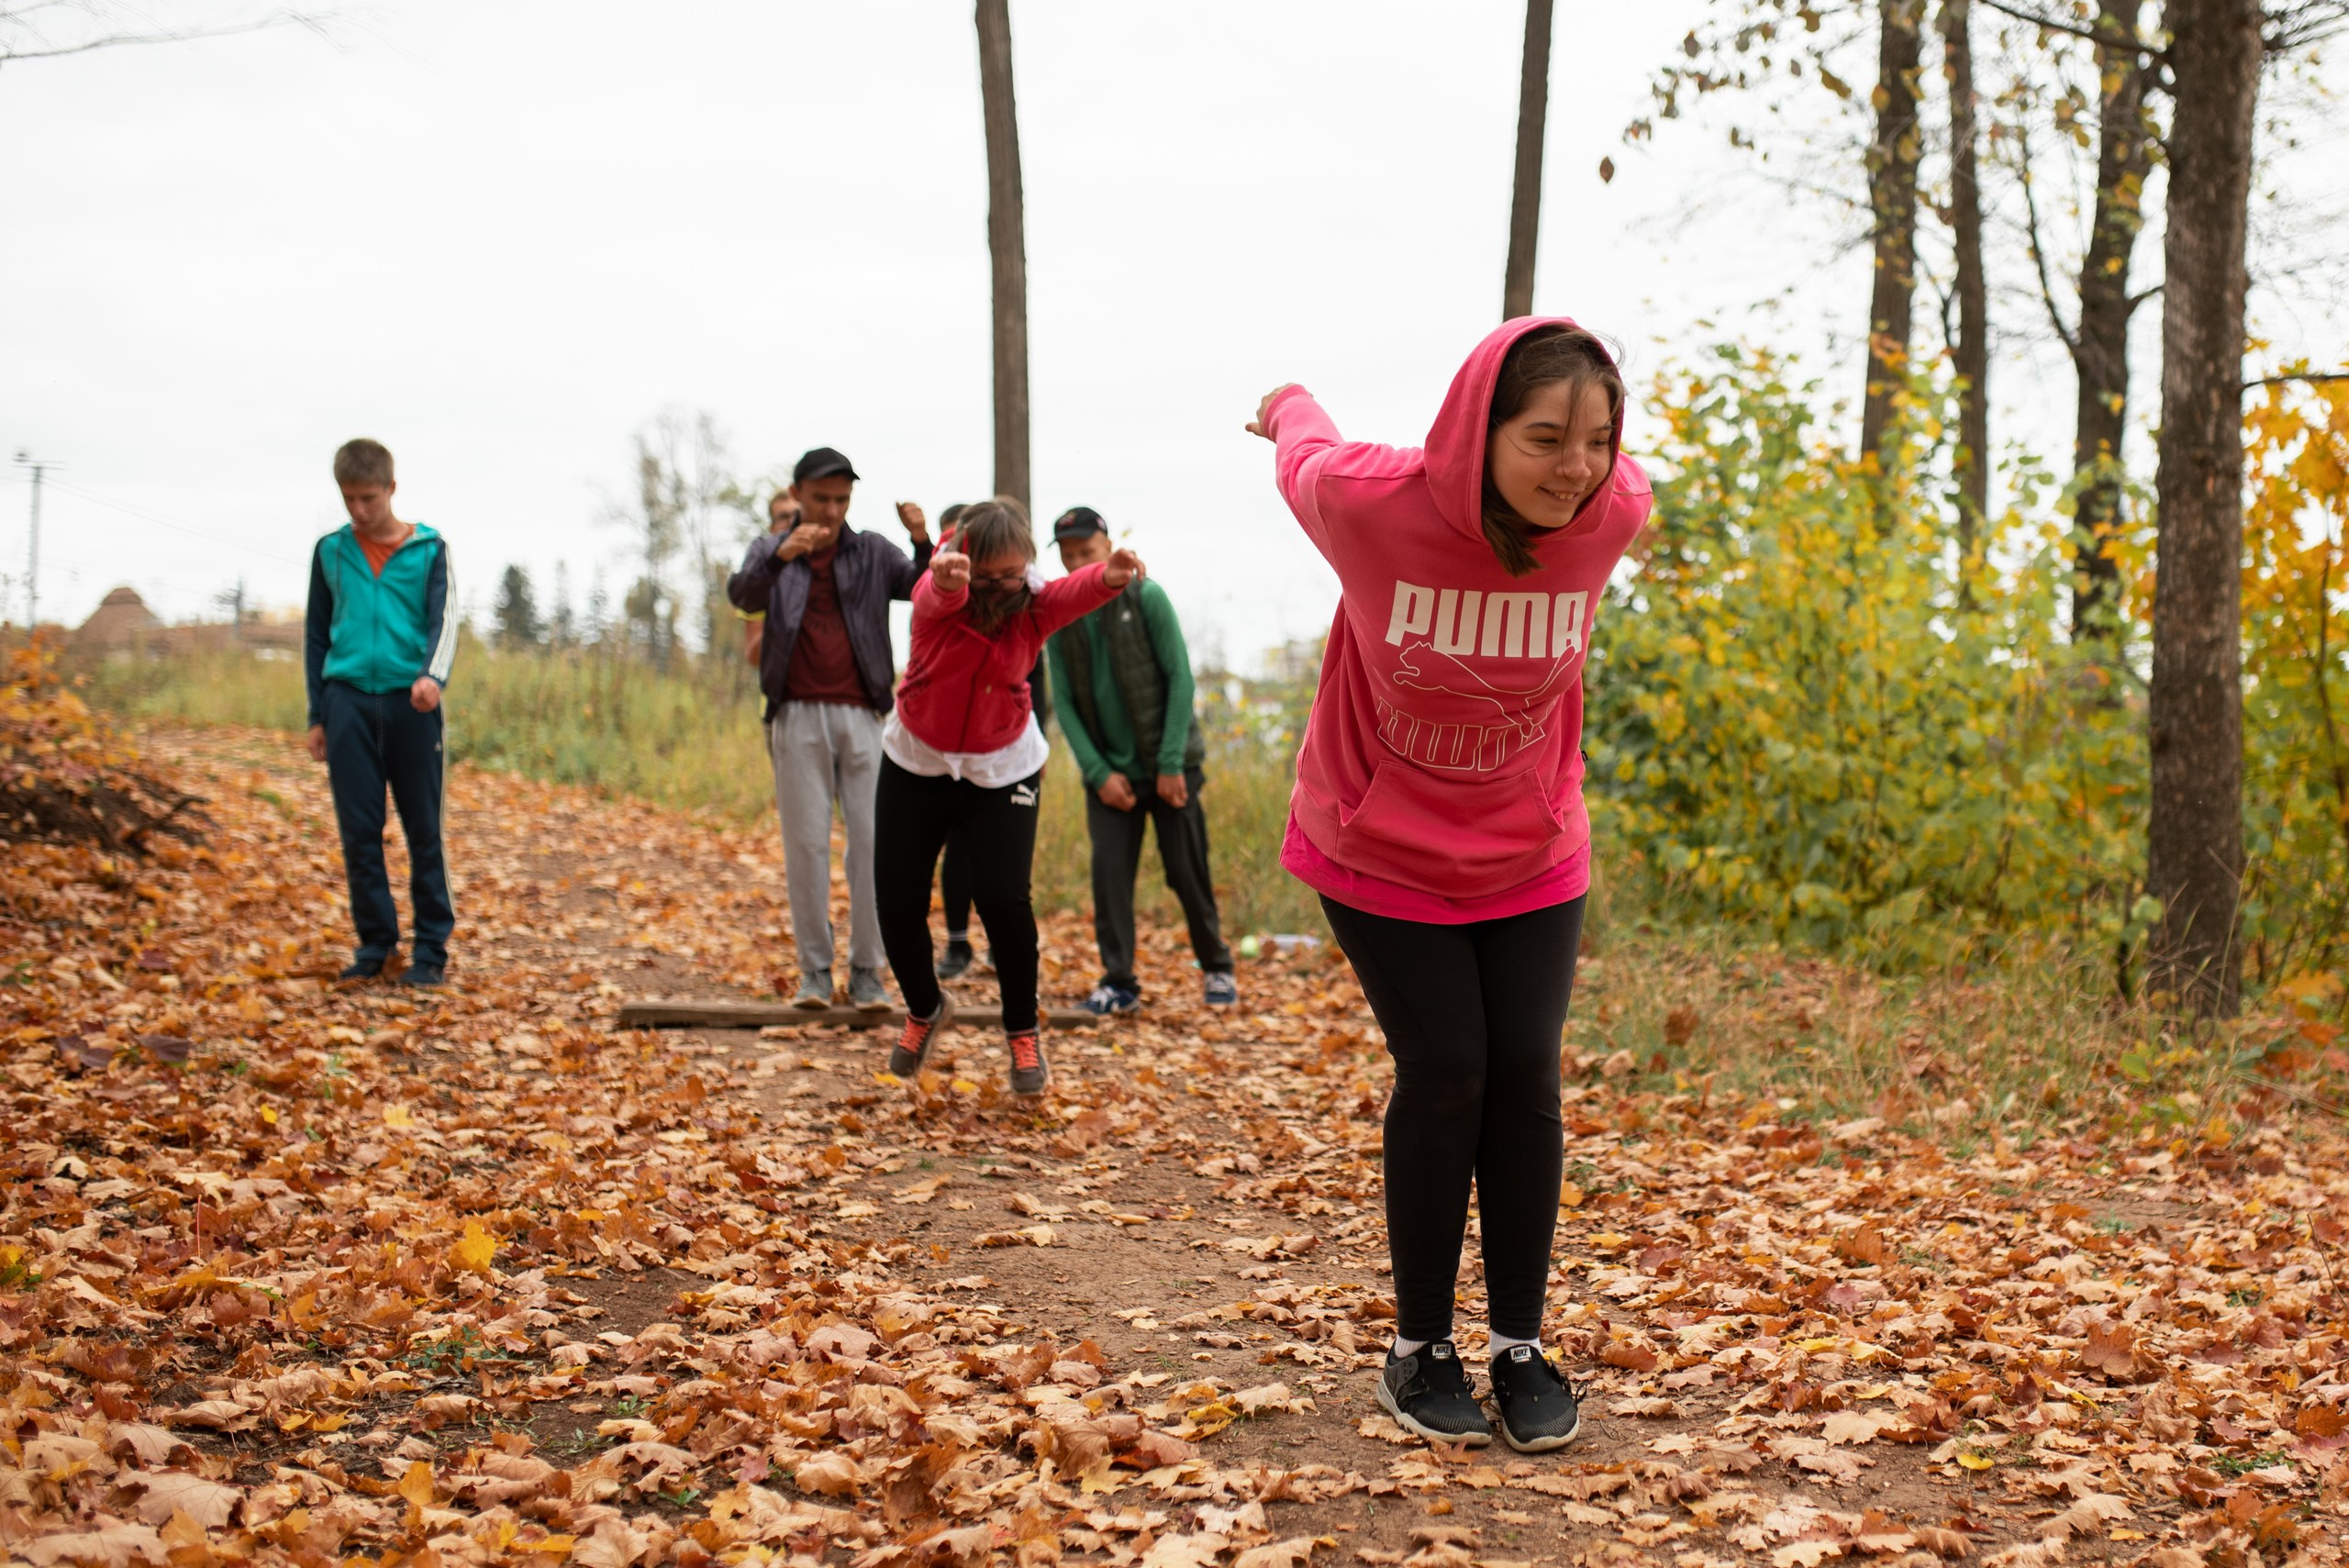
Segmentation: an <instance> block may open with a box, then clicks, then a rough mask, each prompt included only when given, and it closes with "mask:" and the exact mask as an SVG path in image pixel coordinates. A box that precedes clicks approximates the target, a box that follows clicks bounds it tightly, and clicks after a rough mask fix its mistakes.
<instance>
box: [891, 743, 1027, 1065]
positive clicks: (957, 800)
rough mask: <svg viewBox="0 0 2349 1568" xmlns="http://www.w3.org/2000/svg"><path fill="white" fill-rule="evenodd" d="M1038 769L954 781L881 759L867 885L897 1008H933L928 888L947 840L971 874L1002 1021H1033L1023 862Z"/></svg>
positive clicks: (920, 1012)
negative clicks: (986, 782)
mask: <svg viewBox="0 0 2349 1568" xmlns="http://www.w3.org/2000/svg"><path fill="white" fill-rule="evenodd" d="M1043 783H1044V775H1043V774H1042V773H1041V772H1039V773H1030V775H1029V776H1028V777H1026V778H1024V779H1021V780H1020V781H1019V783H1018V784H1006V785H1004V786H1003V787H1002V788H1000V789H981V788H980V787H979V786H978V785H977V784H972V783H969V782H968V781H966V780H963V779H952V778H946V777H943V776H941V777H938V778H930V777H926V776H924V775H922V774H920V773H908V772H907V771H906V770H905V769H903V768H901V767H899V766H898V765H897V764H896V762H891V761H890V760H889V759H888V758H886V757H884V758H882V760H881V782H880V784H879V785H878V786H877V787H876V788H875V789H874V800H873V826H874V845H873V892H874V905H875V906H876V907H877V908H878V910H879V912H880V916H881V945H882V946H883V947H884V948H885V949H886V950H887V951H888V954H889V968H890V970H891V971H892V972H893V973H896V977H897V990H898V993H899V994H900V995H903V996H904V997H905V1001H906V1009H907V1011H908V1012H910V1013H912V1014H913V1015H914V1016H915V1017H917V1018H928V1017H929V1016H930V1014H932V1013H934V1012H936V1011H937V1010H938V1003H939V999H940V992H939V989H938V966H937V963H936V962H935V961H934V959H933V956H932V954H931V952H930V879H931V878H932V877H933V876H935V875H936V874H937V872H938V856H939V851H941V850H943V849H944V848H945V847H946V844H947V840H949V839H952V840H955V841H956V843H957V845H958V846H959V848H960V850H961V851H962V858H963V866H964V868H965V869H966V870H967V871H968V873H969V875H970V879H971V902H972V903H973V904H974V906H977V909H978V912H979V923H980V924H981V925H982V926H984V927H985V928H986V933H987V946H988V947H989V948H991V949H993V950H994V952H995V973H996V980H997V981H998V982H999V983H1000V984H1001V985H1002V988H1003V1027H1004V1029H1006V1030H1007V1031H1008V1032H1012V1033H1017V1032H1019V1031H1020V1030H1022V1029H1034V1028H1035V1027H1036V909H1035V906H1034V905H1033V904H1031V903H1030V901H1029V881H1028V877H1029V868H1030V864H1031V863H1032V862H1034V860H1035V858H1036V796H1037V792H1038V791H1039V790H1041V788H1042V787H1043Z"/></svg>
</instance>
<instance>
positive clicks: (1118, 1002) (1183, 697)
mask: <svg viewBox="0 0 2349 1568" xmlns="http://www.w3.org/2000/svg"><path fill="white" fill-rule="evenodd" d="M1052 541H1053V542H1054V543H1055V544H1057V545H1059V546H1060V552H1061V564H1062V565H1063V566H1064V567H1066V568H1067V569H1068V570H1069V571H1071V572H1077V571H1081V570H1083V569H1084V568H1085V567H1087V566H1090V565H1093V564H1095V563H1096V562H1103V561H1107V560H1108V559H1109V553H1110V550H1111V548H1112V547H1111V544H1110V540H1109V529H1108V526H1107V525H1106V524H1104V523H1103V522H1102V520H1101V514H1100V513H1098V512H1097V511H1095V510H1094V509H1093V508H1092V507H1090V506H1072V507H1070V508H1069V509H1068V510H1067V511H1065V512H1063V513H1062V514H1061V517H1060V520H1059V521H1058V522H1056V523H1054V524H1053V525H1052ZM1047 650H1048V651H1047V652H1046V655H1045V658H1046V660H1047V662H1049V664H1050V666H1051V669H1052V681H1053V683H1054V684H1056V685H1057V686H1058V687H1059V688H1060V693H1061V733H1062V734H1063V735H1065V736H1067V737H1068V749H1069V751H1072V752H1073V753H1074V754H1075V757H1076V765H1077V767H1078V768H1079V769H1080V770H1081V771H1082V772H1083V773H1084V774H1085V834H1086V836H1087V837H1088V838H1089V839H1090V840H1092V843H1093V940H1094V942H1095V943H1096V945H1097V946H1098V947H1099V949H1100V951H1101V984H1099V985H1097V986H1096V987H1094V991H1093V995H1090V996H1088V997H1086V998H1085V1010H1086V1011H1087V1012H1091V1013H1097V1014H1100V1015H1102V1016H1104V1017H1107V1016H1108V1015H1110V1014H1113V1013H1130V1012H1132V1011H1133V1010H1134V1009H1135V1008H1137V1007H1139V1006H1141V984H1140V982H1139V981H1137V980H1136V979H1135V978H1134V876H1135V874H1136V873H1138V872H1139V871H1140V870H1141V841H1142V836H1143V834H1144V832H1145V831H1147V829H1148V828H1149V827H1150V826H1151V825H1152V823H1155V824H1156V825H1157V828H1158V858H1159V861H1160V862H1161V863H1162V864H1163V865H1164V867H1165V868H1166V885H1167V886H1168V887H1169V888H1170V889H1172V890H1173V892H1174V894H1175V898H1176V899H1177V900H1178V901H1180V902H1181V904H1182V906H1183V918H1184V920H1185V921H1186V923H1187V924H1188V925H1189V927H1190V929H1191V955H1192V956H1193V957H1194V958H1196V959H1197V961H1198V964H1199V970H1200V972H1201V973H1202V974H1204V975H1205V976H1206V981H1205V988H1206V994H1207V1004H1208V1006H1210V1007H1229V1006H1231V1005H1232V1004H1233V1003H1234V1002H1237V1001H1238V1000H1239V999H1240V989H1239V985H1238V984H1237V982H1235V981H1234V980H1233V978H1232V973H1231V950H1230V948H1228V947H1226V946H1225V945H1224V942H1223V922H1222V918H1221V917H1220V916H1219V915H1218V913H1217V912H1216V906H1215V882H1214V879H1213V878H1212V877H1211V876H1210V874H1209V873H1208V816H1207V810H1206V808H1205V807H1204V806H1201V805H1200V804H1199V791H1200V788H1201V787H1202V786H1203V785H1204V784H1206V782H1207V775H1206V773H1205V771H1204V769H1205V763H1206V760H1207V747H1206V745H1205V743H1204V742H1203V741H1202V740H1201V739H1200V737H1199V721H1198V717H1197V715H1196V714H1194V713H1193V712H1192V708H1191V693H1192V684H1191V653H1190V649H1189V648H1188V646H1186V644H1185V642H1184V640H1183V627H1182V623H1181V622H1180V621H1179V620H1177V619H1176V618H1175V605H1174V601H1172V600H1171V599H1169V598H1168V597H1167V596H1166V590H1165V589H1163V588H1162V587H1160V586H1159V585H1158V584H1157V581H1156V580H1155V579H1153V578H1149V577H1136V578H1134V579H1133V580H1132V581H1131V582H1130V583H1128V584H1126V587H1125V591H1124V592H1123V593H1121V594H1120V595H1119V596H1118V597H1117V598H1116V599H1115V600H1114V601H1112V602H1111V603H1109V604H1108V605H1106V606H1103V607H1102V608H1100V609H1097V610H1096V611H1094V612H1093V613H1092V614H1091V615H1089V616H1086V617H1085V618H1084V619H1083V620H1080V621H1078V622H1077V623H1076V624H1075V625H1074V626H1070V627H1064V628H1062V629H1061V630H1059V631H1057V632H1054V633H1053V634H1052V641H1051V642H1050V643H1049V644H1047Z"/></svg>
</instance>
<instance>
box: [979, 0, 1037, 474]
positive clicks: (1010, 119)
mask: <svg viewBox="0 0 2349 1568" xmlns="http://www.w3.org/2000/svg"><path fill="white" fill-rule="evenodd" d="M978 6H979V12H978V24H979V101H980V106H981V109H982V111H983V113H984V115H985V120H986V135H987V258H988V261H990V262H991V263H992V264H993V269H994V272H995V492H996V495H1008V496H1011V497H1012V498H1013V499H1015V500H1017V501H1018V502H1019V504H1020V505H1021V506H1027V505H1028V240H1027V222H1026V219H1025V218H1024V217H1022V215H1021V210H1020V194H1019V110H1018V108H1017V106H1016V105H1015V104H1014V102H1013V99H1012V94H1011V8H1010V0H978Z"/></svg>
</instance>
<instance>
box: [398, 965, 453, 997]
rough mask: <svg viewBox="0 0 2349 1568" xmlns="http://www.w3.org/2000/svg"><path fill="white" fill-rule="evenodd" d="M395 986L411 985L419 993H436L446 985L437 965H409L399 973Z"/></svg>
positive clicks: (446, 980) (446, 981)
mask: <svg viewBox="0 0 2349 1568" xmlns="http://www.w3.org/2000/svg"><path fill="white" fill-rule="evenodd" d="M393 984H395V985H413V986H415V987H416V988H417V990H419V991H437V990H439V989H440V987H441V986H443V985H445V984H448V979H447V977H446V976H445V975H444V974H442V973H441V971H440V965H439V964H437V963H411V964H409V965H408V966H407V968H406V970H404V971H402V972H401V973H400V977H399V979H397V980H396V981H394V982H393Z"/></svg>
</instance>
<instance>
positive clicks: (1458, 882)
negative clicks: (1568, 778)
mask: <svg viewBox="0 0 2349 1568" xmlns="http://www.w3.org/2000/svg"><path fill="white" fill-rule="evenodd" d="M1588 834H1589V828H1588V827H1587V826H1586V818H1585V817H1584V815H1583V813H1582V812H1581V811H1580V810H1579V809H1576V810H1575V811H1574V812H1573V814H1572V817H1571V819H1570V820H1565V821H1562V820H1561V819H1560V818H1559V817H1558V814H1557V812H1556V811H1554V810H1553V808H1552V807H1551V805H1550V799H1549V794H1548V792H1547V791H1546V790H1544V789H1543V788H1542V783H1541V781H1540V780H1539V779H1538V778H1537V777H1535V775H1534V774H1533V773H1532V772H1531V770H1528V771H1525V772H1520V773H1508V774H1505V775H1503V776H1502V777H1499V778H1486V777H1484V776H1482V775H1479V774H1463V773H1451V774H1444V773H1430V772H1428V771H1427V770H1425V769H1423V768H1418V767H1414V766H1412V765H1411V764H1409V763H1408V762H1385V763H1382V764H1380V766H1379V769H1378V772H1377V773H1375V774H1374V775H1373V776H1372V778H1371V781H1370V788H1369V789H1368V790H1367V791H1366V792H1364V795H1363V797H1362V804H1360V805H1359V806H1355V807H1354V808H1353V810H1352V811H1347V810H1344V809H1343V808H1341V809H1340V811H1339V813H1338V851H1339V852H1338V854H1337V856H1336V857H1335V858H1336V859H1337V860H1338V861H1339V862H1340V863H1341V864H1343V865H1345V866H1348V867H1350V868H1352V869H1353V870H1355V871H1359V872H1363V873H1367V874H1368V875H1371V876H1375V877H1379V878H1382V879H1384V880H1386V881H1387V882H1393V883H1399V884H1402V885H1403V886H1405V887H1410V888H1416V889H1418V890H1419V891H1420V892H1423V893H1432V894H1435V895H1439V896H1442V897H1449V898H1463V897H1467V898H1475V897H1483V896H1486V895H1491V894H1495V893H1500V892H1504V891H1506V890H1508V888H1511V887H1515V886H1516V885H1517V884H1520V883H1521V882H1524V881H1526V880H1527V879H1529V878H1531V877H1533V876H1537V875H1539V874H1540V873H1542V872H1544V871H1547V870H1548V869H1549V868H1550V867H1552V866H1553V865H1555V864H1557V863H1558V862H1560V861H1561V860H1563V859H1564V858H1565V857H1566V856H1567V855H1568V854H1570V853H1572V852H1573V851H1574V850H1575V848H1576V847H1577V846H1578V845H1579V843H1580V841H1581V840H1582V839H1583V838H1586V837H1587V836H1588Z"/></svg>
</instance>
